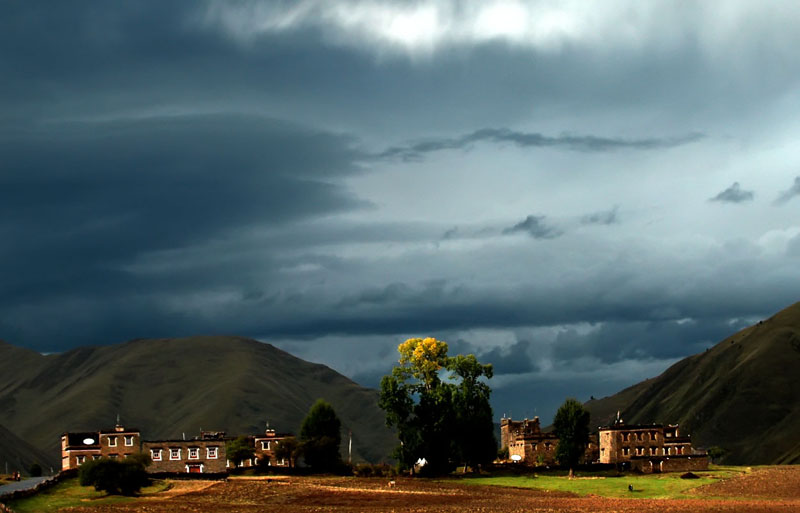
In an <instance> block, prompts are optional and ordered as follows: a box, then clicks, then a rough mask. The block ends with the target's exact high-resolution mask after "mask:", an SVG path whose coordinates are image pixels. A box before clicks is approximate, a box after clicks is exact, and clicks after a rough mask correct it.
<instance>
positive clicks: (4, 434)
mask: <svg viewBox="0 0 800 513" xmlns="http://www.w3.org/2000/svg"><path fill="white" fill-rule="evenodd" d="M52 461H53V458H52V455H50V454H46V453H45V452H43V451H40V450H39V449H37V448H36V447H34V446H32V445H31V444H29V443H28V442H26V441H25V440H23V439H21V438H20V437H18V436H17V435H15V434H14V433H12V432H11V431H9V430H8V429H6V428H5V427H4V426H2V425H0V472H5V469H6V465H8V471H9V472H14V471H15V470H18V471H20V472H22V473H23V474H27V473H28V469H29V468H31V465H32V464H34V463H38V464H39V465H41V466H42V470H43V471H44V472H49V471H50V467H51V466H54V465H52ZM54 470H56V471H57V470H59V469H58V468H55V467H54Z"/></svg>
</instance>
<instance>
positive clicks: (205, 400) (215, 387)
mask: <svg viewBox="0 0 800 513" xmlns="http://www.w3.org/2000/svg"><path fill="white" fill-rule="evenodd" d="M9 348H11V349H9ZM20 349H21V348H16V346H11V345H8V344H6V345H5V346H3V347H0V360H4V359H5V358H3V355H4V354H6V355H7V354H9V352H13V353H14V354H15V355H26V356H25V359H26V362H25V365H24V366H20V369H18V370H17V371H16V372H15V373H14V375H13V376H12V375H10V374H9V375H8V376H6V375H3V374H0V418H2V419H3V422H4V423H6V425H7V427H9V429H11V430H12V431H13V432H15V433H17V434H18V435H20V436H22V437H23V438H24V439H25V440H27V441H28V442H30V443H31V444H32V445H33V446H35V447H40V448H42V449H44V450H46V451H47V453H48V454H52V455H53V460H57V459H58V437H59V436H60V434H61V433H62V432H64V431H80V430H91V429H100V428H105V427H109V426H111V425H113V423H114V421H115V419H116V416H117V414H119V415H121V421H122V423H123V424H126V425H128V426H130V427H135V428H139V429H141V430H142V435H143V437H144V438H145V439H158V438H175V437H180V436H182V435H183V433H186V434H187V435H190V434H196V433H197V432H199V430H200V429H201V428H203V429H215V430H225V431H228V432H229V433H230V434H232V435H238V434H251V433H258V432H261V431H263V430H264V428H265V427H266V423H267V422H269V423H270V426H271V427H272V428H274V429H277V430H278V431H282V432H295V433H296V432H297V431H298V429H299V426H300V423H301V421H302V419H303V417H304V416H305V414H306V413H307V411H308V408H309V407H310V406H311V404H313V402H314V401H316V399H318V398H324V399H326V400H327V401H329V402H330V403H331V404H332V405H333V406H334V408H335V410H336V412H337V414H338V415H339V417H340V419H341V420H342V426H343V432H345V433H346V432H347V431H348V430H352V432H353V449H354V451H353V453H354V454H353V456H354V460H355V461H358V460H362V459H363V460H367V461H380V460H384V459H387V458H388V454H389V452H390V450H391V449H392V447H393V446H394V444H395V443H396V442H395V437H394V435H393V433H392V432H391V431H390V430H389V429H388V428H386V426H385V424H384V419H385V417H384V415H383V412H382V411H381V410H380V409H379V408H378V406H377V401H378V392H377V391H376V390H372V389H368V388H364V387H361V386H360V385H358V384H357V383H355V382H353V381H352V380H350V379H349V378H347V377H345V376H342V375H341V374H339V373H337V372H335V371H334V370H332V369H330V368H329V367H327V366H325V365H322V364H317V363H310V362H306V361H304V360H301V359H299V358H297V357H295V356H292V355H291V354H289V353H287V352H285V351H282V350H280V349H278V348H276V347H274V346H272V345H271V344H267V343H263V342H260V341H257V340H253V339H248V338H246V337H238V336H209V335H206V336H195V337H185V338H164V339H135V340H130V341H127V342H123V343H121V344H115V345H109V346H86V347H79V348H75V349H72V350H70V351H66V352H64V353H59V354H53V355H39V354H36V353H34V355H35V356H32V355H30V354H28V353H27V352H26V351H27V350H24V349H23V350H21V351H20ZM22 367H26V368H22ZM42 418H44V419H47V422H45V423H42V422H41V421H40V419H42ZM54 423H55V424H56V425H54ZM344 457H345V458H347V455H346V454H344ZM53 460H50V462H54V461H53Z"/></svg>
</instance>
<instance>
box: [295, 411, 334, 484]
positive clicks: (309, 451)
mask: <svg viewBox="0 0 800 513" xmlns="http://www.w3.org/2000/svg"><path fill="white" fill-rule="evenodd" d="M341 429H342V423H341V422H340V421H339V417H337V416H336V412H335V411H334V410H333V406H331V405H330V404H329V403H327V402H326V401H324V400H323V399H318V400H317V402H316V403H314V405H313V406H311V409H310V410H308V415H306V418H305V419H303V424H302V425H301V426H300V444H301V447H302V454H303V460H304V461H305V463H306V465H308V466H309V467H311V468H312V469H313V470H314V471H317V472H330V471H333V470H336V469H337V468H338V467H340V466H341V464H342V457H341V455H340V454H339V445H340V444H341V443H342V433H341Z"/></svg>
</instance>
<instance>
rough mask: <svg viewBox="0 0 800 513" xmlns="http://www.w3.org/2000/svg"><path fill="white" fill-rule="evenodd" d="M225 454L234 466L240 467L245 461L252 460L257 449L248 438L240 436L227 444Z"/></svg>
mask: <svg viewBox="0 0 800 513" xmlns="http://www.w3.org/2000/svg"><path fill="white" fill-rule="evenodd" d="M225 454H226V455H227V457H228V459H229V460H230V461H231V462H233V466H234V467H238V466H239V465H241V464H242V462H243V461H244V460H249V459H252V458H253V457H254V456H255V454H256V449H255V447H253V444H252V443H251V441H250V440H249V439H248V438H247V437H246V436H240V437H238V438H234V439H233V440H231V441H229V442H228V443H226V444H225Z"/></svg>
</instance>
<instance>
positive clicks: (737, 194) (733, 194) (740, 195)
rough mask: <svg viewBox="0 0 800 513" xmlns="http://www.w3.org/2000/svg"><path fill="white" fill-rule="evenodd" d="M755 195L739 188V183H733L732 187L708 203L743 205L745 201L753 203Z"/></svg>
mask: <svg viewBox="0 0 800 513" xmlns="http://www.w3.org/2000/svg"><path fill="white" fill-rule="evenodd" d="M753 197H755V193H753V191H747V190H744V189H742V188H741V187H740V186H739V182H733V185H731V186H730V187H728V188H727V189H725V190H724V191H722V192H720V193H719V194H717V195H716V196H714V197H713V198H710V199H709V200H708V201H719V202H721V203H744V202H745V201H753Z"/></svg>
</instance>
